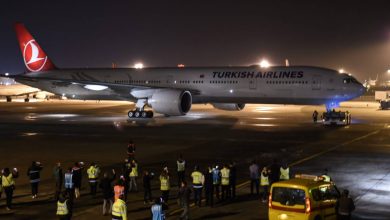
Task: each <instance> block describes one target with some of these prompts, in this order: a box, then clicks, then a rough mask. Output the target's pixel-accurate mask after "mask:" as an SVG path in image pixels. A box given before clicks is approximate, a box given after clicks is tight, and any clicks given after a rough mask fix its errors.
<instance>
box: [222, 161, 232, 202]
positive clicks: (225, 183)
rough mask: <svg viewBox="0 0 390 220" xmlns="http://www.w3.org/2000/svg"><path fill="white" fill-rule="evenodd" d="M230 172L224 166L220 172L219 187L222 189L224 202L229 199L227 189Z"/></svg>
mask: <svg viewBox="0 0 390 220" xmlns="http://www.w3.org/2000/svg"><path fill="white" fill-rule="evenodd" d="M229 181H230V170H229V168H228V166H227V165H226V164H225V165H223V168H222V170H221V187H222V197H221V199H222V200H225V199H226V198H228V197H229V195H230V193H229V188H230V183H229Z"/></svg>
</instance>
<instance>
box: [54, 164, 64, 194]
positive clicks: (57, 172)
mask: <svg viewBox="0 0 390 220" xmlns="http://www.w3.org/2000/svg"><path fill="white" fill-rule="evenodd" d="M53 177H54V180H55V182H56V185H55V194H54V199H55V200H56V201H57V200H58V199H59V196H60V194H61V191H62V181H63V179H64V177H63V172H62V167H61V163H60V162H57V165H56V166H55V167H54V169H53Z"/></svg>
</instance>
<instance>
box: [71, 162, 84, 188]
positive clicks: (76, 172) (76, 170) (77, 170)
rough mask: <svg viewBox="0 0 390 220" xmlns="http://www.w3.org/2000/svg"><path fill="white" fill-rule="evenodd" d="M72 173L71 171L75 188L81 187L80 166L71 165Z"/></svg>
mask: <svg viewBox="0 0 390 220" xmlns="http://www.w3.org/2000/svg"><path fill="white" fill-rule="evenodd" d="M72 173H73V178H72V179H73V183H74V187H75V188H80V187H81V176H82V173H81V168H80V167H73V168H72Z"/></svg>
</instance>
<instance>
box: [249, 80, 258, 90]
mask: <svg viewBox="0 0 390 220" xmlns="http://www.w3.org/2000/svg"><path fill="white" fill-rule="evenodd" d="M256 88H257V79H256V78H254V79H249V89H256Z"/></svg>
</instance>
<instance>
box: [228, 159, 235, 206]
mask: <svg viewBox="0 0 390 220" xmlns="http://www.w3.org/2000/svg"><path fill="white" fill-rule="evenodd" d="M229 169H230V180H229V193H230V195H229V197H230V198H232V199H235V198H236V184H237V169H236V162H232V163H230V165H229Z"/></svg>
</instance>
